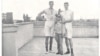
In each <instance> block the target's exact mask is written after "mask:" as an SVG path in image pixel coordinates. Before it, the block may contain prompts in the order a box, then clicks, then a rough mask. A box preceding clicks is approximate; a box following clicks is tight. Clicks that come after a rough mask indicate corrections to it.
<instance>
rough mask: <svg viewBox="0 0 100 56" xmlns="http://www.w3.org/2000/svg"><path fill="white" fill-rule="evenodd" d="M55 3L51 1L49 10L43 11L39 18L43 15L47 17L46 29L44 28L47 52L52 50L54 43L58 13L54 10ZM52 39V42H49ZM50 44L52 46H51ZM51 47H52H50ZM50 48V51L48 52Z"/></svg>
mask: <svg viewBox="0 0 100 56" xmlns="http://www.w3.org/2000/svg"><path fill="white" fill-rule="evenodd" d="M53 5H54V2H53V1H49V6H50V7H49V8H48V9H46V10H43V11H42V12H40V13H39V15H38V16H41V15H42V14H45V15H46V21H45V27H44V32H45V36H46V39H45V47H46V52H47V53H48V51H51V50H52V42H53V34H54V33H53V31H54V24H55V20H56V16H55V15H56V14H57V13H56V11H55V10H54V9H53ZM49 39H50V42H49ZM49 43H50V45H49ZM49 46H50V47H49ZM48 47H49V50H48Z"/></svg>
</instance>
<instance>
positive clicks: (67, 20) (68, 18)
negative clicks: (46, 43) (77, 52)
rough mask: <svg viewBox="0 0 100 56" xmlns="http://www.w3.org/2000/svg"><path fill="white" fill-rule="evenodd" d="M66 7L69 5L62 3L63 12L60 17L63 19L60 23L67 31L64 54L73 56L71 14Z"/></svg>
mask: <svg viewBox="0 0 100 56" xmlns="http://www.w3.org/2000/svg"><path fill="white" fill-rule="evenodd" d="M68 6H69V3H68V2H65V3H64V7H65V11H63V12H62V13H61V17H62V19H63V21H62V23H63V24H65V28H66V30H67V33H66V36H65V43H66V47H67V51H66V53H65V54H68V53H70V52H71V55H72V56H73V44H72V21H73V12H72V11H70V10H69V9H68Z"/></svg>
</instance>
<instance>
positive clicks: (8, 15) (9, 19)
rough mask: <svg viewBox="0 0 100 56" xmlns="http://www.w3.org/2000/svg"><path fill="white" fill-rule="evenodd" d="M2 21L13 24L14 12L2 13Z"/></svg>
mask: <svg viewBox="0 0 100 56" xmlns="http://www.w3.org/2000/svg"><path fill="white" fill-rule="evenodd" d="M2 23H3V24H13V13H12V12H7V13H2Z"/></svg>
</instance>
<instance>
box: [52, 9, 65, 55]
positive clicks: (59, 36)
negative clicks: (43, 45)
mask: <svg viewBox="0 0 100 56" xmlns="http://www.w3.org/2000/svg"><path fill="white" fill-rule="evenodd" d="M60 12H61V11H60V10H59V11H58V14H57V16H56V17H57V20H56V23H55V29H54V31H55V39H56V42H57V50H58V52H57V53H56V54H61V55H63V46H62V42H63V37H64V35H65V26H64V24H62V23H61V21H62V19H61V18H60V15H59V14H60Z"/></svg>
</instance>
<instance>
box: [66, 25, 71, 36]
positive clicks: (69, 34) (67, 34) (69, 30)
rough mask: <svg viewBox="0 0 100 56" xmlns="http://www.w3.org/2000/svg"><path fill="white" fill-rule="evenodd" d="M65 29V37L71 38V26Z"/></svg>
mask: <svg viewBox="0 0 100 56" xmlns="http://www.w3.org/2000/svg"><path fill="white" fill-rule="evenodd" d="M65 28H66V30H67V32H66V35H65V37H67V38H72V25H70V26H68V25H65Z"/></svg>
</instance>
